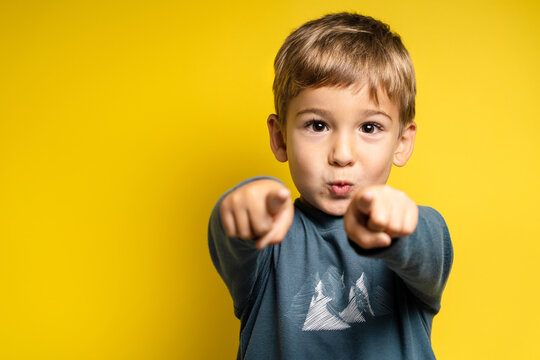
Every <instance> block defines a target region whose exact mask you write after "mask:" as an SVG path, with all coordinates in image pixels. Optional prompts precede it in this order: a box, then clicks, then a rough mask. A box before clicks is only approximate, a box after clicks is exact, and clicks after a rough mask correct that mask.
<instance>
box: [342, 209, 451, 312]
mask: <svg viewBox="0 0 540 360" xmlns="http://www.w3.org/2000/svg"><path fill="white" fill-rule="evenodd" d="M418 210H419V211H418V225H417V227H416V230H415V231H414V233H412V234H411V235H409V236H406V237H403V238H399V239H394V240H393V243H392V245H390V246H389V247H387V248H383V249H374V250H364V249H361V248H359V247H358V246H357V245H355V244H353V243H352V241H351V244H353V247H354V248H355V250H356V251H357V252H358V253H360V254H362V255H365V256H368V257H372V258H377V259H381V260H383V261H384V262H385V263H386V265H387V266H388V267H389V268H390V269H391V270H392V271H394V272H395V273H396V274H397V275H398V276H399V277H400V278H401V279H402V280H403V281H404V282H405V284H406V286H407V287H408V288H409V290H410V291H411V292H412V293H413V294H414V295H415V296H416V297H417V298H418V299H419V300H420V301H421V302H422V303H423V304H425V305H426V306H427V308H428V309H430V310H431V311H433V313H437V312H438V311H439V309H440V302H441V297H442V292H443V290H444V287H445V285H446V281H447V279H448V275H449V273H450V268H451V266H452V262H453V256H454V255H453V248H452V243H451V240H450V234H449V232H448V228H447V226H446V223H445V221H444V219H443V217H442V216H441V215H440V214H439V213H438V212H437V211H436V210H435V209H433V208H430V207H426V206H419V207H418Z"/></svg>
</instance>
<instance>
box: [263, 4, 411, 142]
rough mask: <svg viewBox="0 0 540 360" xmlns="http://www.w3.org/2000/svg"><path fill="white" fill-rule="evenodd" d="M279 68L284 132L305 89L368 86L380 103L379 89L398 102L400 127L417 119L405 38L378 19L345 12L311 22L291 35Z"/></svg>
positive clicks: (276, 83)
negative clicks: (290, 107) (289, 112)
mask: <svg viewBox="0 0 540 360" xmlns="http://www.w3.org/2000/svg"><path fill="white" fill-rule="evenodd" d="M274 69H275V78H274V85H273V91H274V103H275V107H276V113H277V116H278V119H279V122H280V124H281V125H282V129H283V130H285V122H286V111H287V106H288V104H289V102H290V101H291V99H293V98H294V97H295V96H297V95H298V94H299V93H300V91H302V90H303V89H305V88H309V87H312V88H317V87H322V86H336V87H348V86H350V85H352V84H360V83H363V82H367V84H369V87H370V96H371V97H372V98H373V99H374V101H375V102H376V103H378V97H377V91H378V90H379V89H380V90H383V91H385V93H386V95H387V96H388V98H389V99H390V100H391V101H393V102H397V104H398V106H399V110H400V124H401V126H400V129H403V127H404V125H406V124H408V123H410V122H412V121H413V120H414V115H415V103H414V98H415V95H416V80H415V75H414V68H413V64H412V60H411V57H410V55H409V53H408V52H407V49H405V46H404V45H403V43H402V42H401V38H400V37H399V35H398V34H396V33H393V32H391V31H390V27H389V26H388V25H386V24H384V23H382V22H381V21H379V20H375V19H373V18H372V17H368V16H363V15H359V14H353V13H346V12H343V13H337V14H329V15H326V16H324V17H322V18H320V19H317V20H312V21H309V22H307V23H305V24H304V25H302V26H301V27H299V28H298V29H296V30H295V31H293V32H292V33H291V34H290V35H289V36H288V37H287V39H286V40H285V42H284V43H283V45H282V46H281V48H280V49H279V51H278V53H277V55H276V59H275V61H274ZM400 133H401V131H400Z"/></svg>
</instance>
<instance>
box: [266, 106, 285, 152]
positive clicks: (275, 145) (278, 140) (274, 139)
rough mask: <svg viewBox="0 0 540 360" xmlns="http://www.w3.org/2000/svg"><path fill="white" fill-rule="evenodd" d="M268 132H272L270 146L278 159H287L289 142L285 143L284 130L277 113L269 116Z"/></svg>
mask: <svg viewBox="0 0 540 360" xmlns="http://www.w3.org/2000/svg"><path fill="white" fill-rule="evenodd" d="M266 123H267V124H268V133H269V134H270V147H271V148H272V152H273V153H274V156H275V157H276V159H277V160H278V161H280V162H285V161H287V144H286V143H285V136H283V135H284V132H283V131H282V130H281V125H280V123H279V120H278V117H277V115H276V114H271V115H270V116H268V120H267V121H266Z"/></svg>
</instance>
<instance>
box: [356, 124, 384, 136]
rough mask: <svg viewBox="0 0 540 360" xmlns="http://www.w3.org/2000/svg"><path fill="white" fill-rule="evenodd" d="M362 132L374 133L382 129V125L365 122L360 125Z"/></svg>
mask: <svg viewBox="0 0 540 360" xmlns="http://www.w3.org/2000/svg"><path fill="white" fill-rule="evenodd" d="M360 128H361V129H362V132H365V133H367V134H375V133H378V132H379V131H381V130H382V126H381V125H379V124H376V123H365V124H362V126H360Z"/></svg>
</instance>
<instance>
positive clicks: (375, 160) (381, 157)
mask: <svg viewBox="0 0 540 360" xmlns="http://www.w3.org/2000/svg"><path fill="white" fill-rule="evenodd" d="M389 148H391V146H390V145H388V147H386V146H385V147H379V148H376V149H372V151H370V152H369V153H368V154H366V155H367V156H365V157H364V161H363V162H362V163H363V165H364V169H366V170H367V171H368V172H369V173H370V177H371V178H373V179H377V180H378V182H380V181H384V182H385V181H386V180H387V179H388V176H389V174H390V170H391V169H392V161H393V156H392V154H393V152H392V151H391V150H389Z"/></svg>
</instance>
